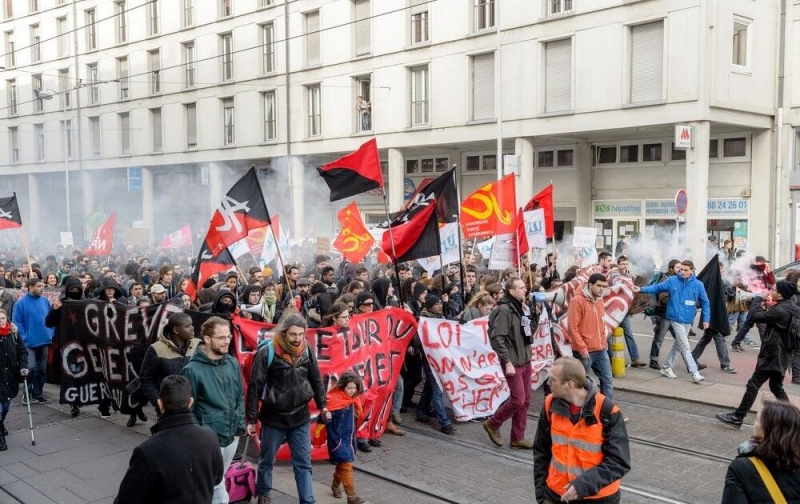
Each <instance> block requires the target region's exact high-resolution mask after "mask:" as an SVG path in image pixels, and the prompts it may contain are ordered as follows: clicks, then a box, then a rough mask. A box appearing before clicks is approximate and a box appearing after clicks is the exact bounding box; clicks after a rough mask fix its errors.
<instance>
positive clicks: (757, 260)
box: [754, 256, 769, 263]
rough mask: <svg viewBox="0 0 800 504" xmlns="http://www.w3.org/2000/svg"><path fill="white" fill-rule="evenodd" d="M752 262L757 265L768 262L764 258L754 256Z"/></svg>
mask: <svg viewBox="0 0 800 504" xmlns="http://www.w3.org/2000/svg"><path fill="white" fill-rule="evenodd" d="M754 261H755V262H757V263H769V261H767V258H766V257H764V256H756V258H755V259H754Z"/></svg>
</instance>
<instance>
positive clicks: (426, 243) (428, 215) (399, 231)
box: [381, 199, 442, 262]
mask: <svg viewBox="0 0 800 504" xmlns="http://www.w3.org/2000/svg"><path fill="white" fill-rule="evenodd" d="M390 229H391V231H389V230H387V231H385V232H384V233H383V239H382V240H381V248H382V249H383V251H384V252H385V253H386V254H387V255H388V256H389V257H392V256H393V255H394V254H392V242H391V240H392V239H394V251H395V252H396V253H397V257H395V258H394V259H395V261H397V262H404V261H412V260H414V259H421V258H423V257H431V256H435V255H439V254H440V253H441V252H442V242H441V240H439V223H438V222H437V219H436V200H435V199H434V200H433V201H431V204H430V205H428V206H427V207H424V208H423V209H422V210H421V211H419V212H416V213H415V214H414V215H413V216H412V217H411V218H410V219H409V220H408V221H407V222H403V223H400V222H399V221H395V222H394V223H392V226H391V228H390ZM390 233H391V234H390Z"/></svg>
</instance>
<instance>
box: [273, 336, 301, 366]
mask: <svg viewBox="0 0 800 504" xmlns="http://www.w3.org/2000/svg"><path fill="white" fill-rule="evenodd" d="M272 344H273V345H274V346H275V355H277V356H279V357H280V358H281V359H283V360H285V361H286V362H288V363H290V364H291V365H293V366H296V365H297V364H299V363H300V359H301V358H302V357H303V354H304V353H305V352H306V345H308V342H307V341H306V340H305V339H303V341H301V342H300V346H298V347H296V348H295V347H293V346H292V345H290V344H289V342H288V341H286V339H285V338H284V337H283V334H282V333H277V334H275V336H273V337H272Z"/></svg>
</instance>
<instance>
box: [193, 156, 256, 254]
mask: <svg viewBox="0 0 800 504" xmlns="http://www.w3.org/2000/svg"><path fill="white" fill-rule="evenodd" d="M270 222H271V221H270V217H269V211H268V210H267V203H266V202H265V201H264V194H263V193H262V192H261V186H260V185H259V183H258V176H257V175H256V169H255V167H253V168H250V170H248V172H247V173H246V174H245V175H244V177H242V178H240V179H239V181H238V182H236V183H235V184H234V185H233V187H231V190H230V191H228V194H226V195H225V197H224V198H222V202H221V203H220V204H219V208H218V209H217V211H216V212H214V215H213V216H212V217H211V224H210V225H209V228H208V234H207V235H206V240H205V244H206V245H207V247H208V250H207V252H208V253H210V254H211V255H212V257H216V256H217V255H219V254H221V253H222V252H223V251H224V250H225V249H227V248H228V247H230V246H231V245H233V244H234V243H236V242H237V241H239V240H241V239H242V238H244V237H246V236H247V234H248V233H249V232H250V230H251V229H256V228H263V227H266V226H267V225H269V224H270Z"/></svg>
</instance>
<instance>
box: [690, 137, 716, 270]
mask: <svg viewBox="0 0 800 504" xmlns="http://www.w3.org/2000/svg"><path fill="white" fill-rule="evenodd" d="M691 125H692V126H693V127H694V148H693V149H689V150H687V151H686V193H687V195H688V197H689V208H688V209H687V210H686V224H685V226H686V246H687V247H688V248H689V249H691V251H692V259H693V260H694V264H695V268H696V269H697V271H698V272H699V271H700V270H701V269H702V268H703V266H705V264H706V238H707V237H708V235H707V232H708V222H707V221H708V143H709V140H710V136H711V123H710V122H709V121H698V122H694V123H691Z"/></svg>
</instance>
